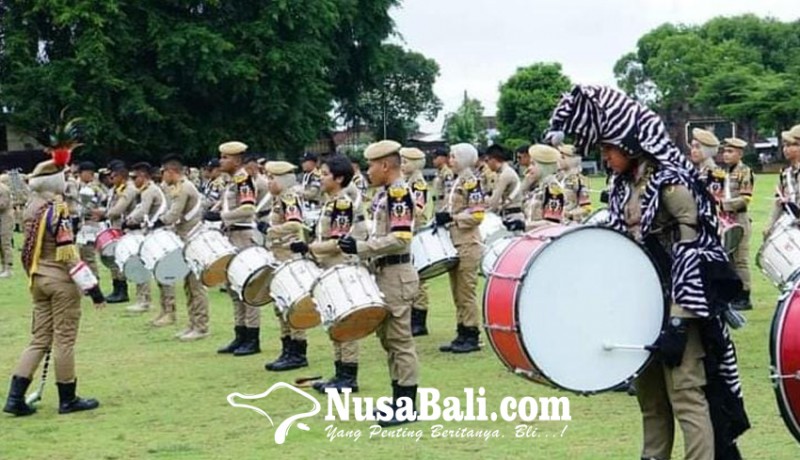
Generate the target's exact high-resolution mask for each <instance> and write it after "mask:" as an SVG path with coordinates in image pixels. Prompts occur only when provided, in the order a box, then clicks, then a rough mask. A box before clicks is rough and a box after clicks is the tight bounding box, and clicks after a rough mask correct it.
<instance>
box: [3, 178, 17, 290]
mask: <svg viewBox="0 0 800 460" xmlns="http://www.w3.org/2000/svg"><path fill="white" fill-rule="evenodd" d="M8 178H9V176H8V174H3V175H2V176H0V264H1V265H0V267H2V270H3V271H0V278H11V261H12V260H13V258H14V251H13V245H12V243H13V241H12V239H13V237H14V201H13V197H12V196H11V189H10V188H9V187H8V185H7V183H8V182H9V180H8Z"/></svg>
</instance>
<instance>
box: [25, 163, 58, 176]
mask: <svg viewBox="0 0 800 460" xmlns="http://www.w3.org/2000/svg"><path fill="white" fill-rule="evenodd" d="M60 171H61V168H59V167H58V166H56V162H55V161H53V160H47V161H43V162H41V163H39V164H38V165H36V167H35V168H33V172H32V173H30V174H28V178H29V179H30V178H34V177H42V176H49V175H51V174H55V173H57V172H60Z"/></svg>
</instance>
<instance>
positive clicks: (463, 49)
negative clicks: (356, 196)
mask: <svg viewBox="0 0 800 460" xmlns="http://www.w3.org/2000/svg"><path fill="white" fill-rule="evenodd" d="M744 13H754V14H757V15H759V16H771V17H775V18H778V19H780V20H781V21H792V20H796V19H797V18H798V17H800V2H798V1H797V0H758V1H754V0H638V1H637V0H596V1H593V0H559V1H554V0H545V1H533V0H528V1H526V0H403V3H402V5H401V6H400V7H399V8H397V9H395V10H393V12H392V16H393V18H394V20H395V23H396V25H397V31H398V32H399V33H400V34H401V38H400V39H401V40H402V42H403V44H404V45H405V46H406V47H408V48H410V49H413V50H415V51H419V52H421V53H423V54H425V55H426V56H428V57H430V58H433V59H435V60H436V62H438V63H439V67H440V69H441V74H440V75H439V79H438V81H437V82H436V86H435V91H436V94H437V95H438V96H439V98H441V99H442V101H443V102H444V110H443V111H442V114H441V115H440V117H439V119H438V120H437V121H436V122H434V123H425V122H423V123H422V126H421V128H422V130H423V131H428V132H430V131H436V130H438V129H439V128H440V127H441V121H442V118H443V116H444V114H446V113H448V112H452V111H454V110H455V109H457V108H458V106H459V105H460V102H461V99H462V97H463V94H464V90H466V91H467V92H468V93H469V95H470V96H471V97H474V98H477V99H480V101H481V102H482V103H483V105H484V107H485V108H486V113H487V114H493V113H494V112H495V110H496V108H497V99H498V86H499V84H500V83H501V82H502V81H504V80H506V79H508V77H510V76H511V75H512V74H513V73H514V71H515V70H516V69H517V68H518V67H521V66H526V65H530V64H532V63H535V62H560V63H561V64H562V66H563V68H564V72H565V73H566V75H567V76H568V77H570V79H572V81H573V82H575V83H601V84H609V85H613V84H614V74H613V67H614V63H615V62H616V61H617V59H619V58H620V57H621V56H622V55H623V54H625V53H627V52H629V51H633V50H634V49H635V47H636V41H637V40H638V39H639V37H641V36H642V35H644V34H645V33H647V32H648V31H650V30H652V29H653V28H655V27H657V26H659V25H660V24H663V23H665V22H672V23H678V22H680V23H688V24H701V23H703V22H705V21H707V20H708V19H710V18H712V17H714V16H720V15H723V16H735V15H739V14H744Z"/></svg>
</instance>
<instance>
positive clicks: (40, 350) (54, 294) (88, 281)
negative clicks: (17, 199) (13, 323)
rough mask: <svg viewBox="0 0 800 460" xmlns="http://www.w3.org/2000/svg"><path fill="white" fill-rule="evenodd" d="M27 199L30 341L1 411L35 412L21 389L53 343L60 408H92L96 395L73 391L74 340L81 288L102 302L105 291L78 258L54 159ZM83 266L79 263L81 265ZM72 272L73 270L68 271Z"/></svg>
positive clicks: (39, 172)
mask: <svg viewBox="0 0 800 460" xmlns="http://www.w3.org/2000/svg"><path fill="white" fill-rule="evenodd" d="M30 185H31V193H32V194H31V199H30V200H29V202H28V206H27V208H26V209H25V243H24V245H23V248H24V250H23V253H22V265H23V268H24V269H25V272H26V274H27V276H28V280H27V283H28V287H29V288H30V292H31V296H32V297H33V320H32V327H31V335H32V337H31V341H30V344H29V345H28V348H26V349H25V351H24V352H23V353H22V356H21V357H20V360H19V364H17V368H16V369H15V370H14V374H13V376H12V377H11V389H10V390H9V392H8V399H7V400H6V404H5V407H4V408H3V411H4V412H7V413H10V414H14V415H18V416H23V415H30V414H33V413H34V412H35V408H34V407H32V406H29V405H28V404H27V403H26V402H25V392H26V391H27V389H28V387H29V386H30V384H31V378H32V377H33V374H34V372H36V368H37V367H39V363H40V362H41V360H42V358H43V357H44V356H45V354H46V352H47V350H49V349H51V347H52V358H53V361H54V365H55V375H56V386H57V387H58V397H59V405H58V413H59V414H69V413H72V412H78V411H84V410H92V409H96V408H97V407H98V406H99V405H100V403H98V402H97V400H95V399H83V398H79V397H78V396H77V395H76V394H75V390H76V387H77V379H76V377H75V350H74V348H75V342H76V341H77V338H78V326H79V323H80V317H81V291H82V290H83V291H84V292H86V293H87V294H89V295H90V296H91V298H92V302H93V303H94V305H95V307H96V308H103V307H105V304H104V303H103V293H102V292H100V287H99V285H98V283H97V278H95V277H94V275H93V274H92V272H91V269H89V267H88V266H87V265H85V264H81V263H80V257H79V254H78V247H77V246H76V245H75V238H74V232H73V229H72V219H71V218H70V215H69V209H68V207H67V204H66V203H65V202H64V200H63V196H62V195H61V194H62V193H63V192H64V189H65V187H66V180H65V178H64V171H63V169H62V168H61V167H59V166H57V165H56V164H55V162H54V161H53V160H48V161H45V162H42V163H39V164H38V165H37V166H36V168H35V169H34V171H33V173H32V174H31V178H30ZM81 267H82V268H81ZM71 271H73V272H74V276H71V275H70V272H71Z"/></svg>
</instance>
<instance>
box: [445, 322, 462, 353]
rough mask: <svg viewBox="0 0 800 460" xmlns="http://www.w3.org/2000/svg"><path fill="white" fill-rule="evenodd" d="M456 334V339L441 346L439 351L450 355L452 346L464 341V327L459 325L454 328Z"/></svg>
mask: <svg viewBox="0 0 800 460" xmlns="http://www.w3.org/2000/svg"><path fill="white" fill-rule="evenodd" d="M456 332H457V335H456V338H455V339H453V341H452V342H450V343H446V344H444V345H441V346H440V347H439V351H441V352H444V353H450V352H451V351H453V347H454V346H458V345H460V344H461V342H463V341H464V326H462V325H461V324H459V325H458V327H457V328H456Z"/></svg>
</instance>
